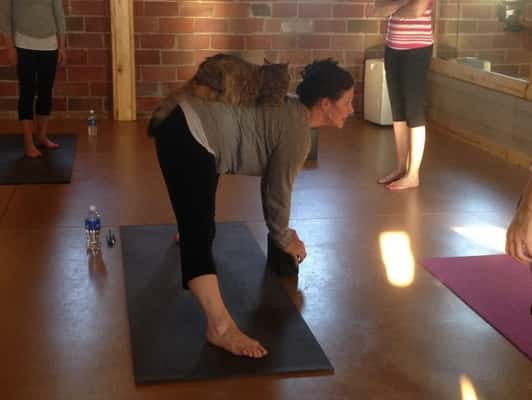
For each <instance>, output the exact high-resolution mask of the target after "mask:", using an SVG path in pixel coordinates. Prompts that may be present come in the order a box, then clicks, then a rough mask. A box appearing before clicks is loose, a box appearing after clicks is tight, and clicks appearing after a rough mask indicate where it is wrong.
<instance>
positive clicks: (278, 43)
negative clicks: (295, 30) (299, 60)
mask: <svg viewBox="0 0 532 400" xmlns="http://www.w3.org/2000/svg"><path fill="white" fill-rule="evenodd" d="M296 47H297V36H295V35H275V36H272V49H294V48H296Z"/></svg>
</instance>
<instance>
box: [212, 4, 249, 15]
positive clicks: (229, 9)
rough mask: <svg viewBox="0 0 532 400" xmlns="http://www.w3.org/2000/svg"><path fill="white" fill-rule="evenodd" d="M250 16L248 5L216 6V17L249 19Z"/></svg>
mask: <svg viewBox="0 0 532 400" xmlns="http://www.w3.org/2000/svg"><path fill="white" fill-rule="evenodd" d="M249 15H250V10H249V5H248V4H231V3H222V4H215V5H214V16H215V17H247V16H249Z"/></svg>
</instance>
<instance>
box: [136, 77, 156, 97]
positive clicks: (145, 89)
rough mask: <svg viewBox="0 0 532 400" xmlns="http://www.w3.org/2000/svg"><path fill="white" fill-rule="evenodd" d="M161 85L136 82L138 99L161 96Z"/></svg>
mask: <svg viewBox="0 0 532 400" xmlns="http://www.w3.org/2000/svg"><path fill="white" fill-rule="evenodd" d="M160 87H161V84H160V82H141V81H137V82H136V89H137V96H138V97H147V96H160V94H161V90H160Z"/></svg>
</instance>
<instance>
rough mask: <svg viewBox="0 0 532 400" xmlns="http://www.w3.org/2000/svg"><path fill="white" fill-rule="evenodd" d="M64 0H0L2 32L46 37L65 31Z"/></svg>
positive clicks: (0, 28) (0, 29)
mask: <svg viewBox="0 0 532 400" xmlns="http://www.w3.org/2000/svg"><path fill="white" fill-rule="evenodd" d="M65 25H66V24H65V14H64V11H63V0H0V32H2V33H3V34H4V35H9V36H13V35H14V33H15V32H18V33H22V34H23V35H27V36H31V37H35V38H45V37H49V36H52V35H54V34H58V35H61V34H63V33H65Z"/></svg>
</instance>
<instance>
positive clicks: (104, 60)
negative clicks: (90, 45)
mask: <svg viewBox="0 0 532 400" xmlns="http://www.w3.org/2000/svg"><path fill="white" fill-rule="evenodd" d="M111 62H112V61H111V50H107V49H106V50H91V49H89V50H88V52H87V64H91V65H110V64H111Z"/></svg>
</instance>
